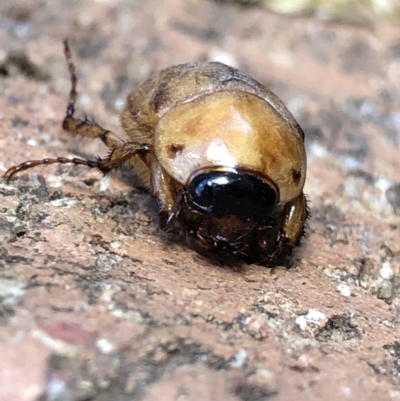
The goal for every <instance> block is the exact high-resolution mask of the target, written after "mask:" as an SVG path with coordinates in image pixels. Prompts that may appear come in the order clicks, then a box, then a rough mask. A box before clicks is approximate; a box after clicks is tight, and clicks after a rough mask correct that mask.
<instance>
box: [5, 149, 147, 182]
mask: <svg viewBox="0 0 400 401" xmlns="http://www.w3.org/2000/svg"><path fill="white" fill-rule="evenodd" d="M150 150H151V146H150V145H147V144H143V145H140V144H136V143H132V142H127V143H124V144H123V145H122V146H119V147H117V148H114V149H113V150H112V151H111V152H110V154H109V155H108V156H107V157H105V158H103V159H102V158H100V157H99V158H97V159H96V160H86V159H79V158H73V159H68V158H66V157H57V158H55V159H43V160H29V161H26V162H23V163H21V164H19V165H17V166H14V167H11V168H9V169H8V170H7V171H6V172H5V173H4V176H5V178H6V180H7V182H8V181H10V179H11V178H12V177H13V176H14V175H15V174H17V173H19V172H21V171H25V170H28V169H29V168H32V167H36V166H41V165H49V164H74V165H76V166H77V165H81V166H87V167H89V168H97V169H98V170H100V171H101V172H102V173H103V174H107V173H109V172H110V171H111V170H114V169H116V168H118V167H120V166H121V165H122V164H123V163H124V162H125V161H127V160H129V159H130V158H132V157H134V156H136V155H144V154H146V153H148V152H149V151H150Z"/></svg>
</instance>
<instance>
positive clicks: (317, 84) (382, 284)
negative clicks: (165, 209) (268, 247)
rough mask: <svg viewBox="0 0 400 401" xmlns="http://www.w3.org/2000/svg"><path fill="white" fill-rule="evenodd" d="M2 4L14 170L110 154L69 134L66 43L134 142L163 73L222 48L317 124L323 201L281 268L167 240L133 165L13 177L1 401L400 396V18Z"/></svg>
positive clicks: (4, 212) (208, 5)
mask: <svg viewBox="0 0 400 401" xmlns="http://www.w3.org/2000/svg"><path fill="white" fill-rule="evenodd" d="M0 3H1V4H0V15H1V18H0V43H2V48H1V50H0V149H1V151H0V153H1V156H2V157H1V160H0V171H5V169H6V168H8V167H10V166H12V165H15V164H17V163H20V162H22V161H24V160H27V159H41V158H43V157H55V156H68V155H78V156H81V157H95V156H97V155H103V154H106V152H107V150H106V149H105V148H104V146H103V145H102V144H101V143H99V141H82V140H80V138H73V137H71V135H68V134H67V133H65V132H62V130H61V128H60V122H61V120H62V118H63V116H64V112H65V106H66V99H67V94H68V90H69V80H68V74H67V69H66V66H65V61H64V59H63V54H62V39H63V38H64V37H66V36H67V37H70V39H71V47H72V50H73V54H74V60H75V62H76V67H77V71H78V76H79V82H78V90H79V92H80V98H79V102H78V103H79V104H78V106H79V110H78V113H80V112H83V111H86V112H87V113H88V114H89V115H91V114H93V115H94V116H95V117H96V120H97V121H99V122H100V123H101V124H103V125H104V126H105V127H107V128H108V129H111V130H114V131H115V132H116V133H118V134H121V135H122V133H121V131H120V128H119V125H118V114H119V110H120V108H121V104H122V103H123V101H124V99H125V98H126V96H127V94H128V93H129V92H130V91H131V90H132V89H133V88H134V87H135V86H137V85H138V84H139V83H140V82H141V81H143V80H144V79H145V78H146V77H147V76H148V74H149V73H150V72H151V71H153V70H157V69H160V68H163V67H166V66H169V65H172V64H178V63H181V62H189V61H195V60H203V59H207V58H212V59H219V60H225V61H228V62H229V63H231V64H233V65H236V66H238V67H240V68H241V69H243V71H245V72H246V73H249V74H250V75H252V76H254V77H255V78H257V79H258V80H260V81H261V82H263V83H265V84H267V85H269V86H270V87H271V88H272V89H273V90H274V91H275V92H276V93H277V94H278V95H279V96H280V97H281V98H282V99H283V100H284V101H285V102H286V104H287V105H288V107H289V108H290V109H291V110H292V112H293V113H294V115H295V117H296V118H297V119H298V121H299V123H300V124H301V125H302V127H303V128H304V130H305V132H306V146H307V152H308V176H307V183H306V193H307V194H308V198H309V199H310V205H311V219H310V222H309V226H308V230H307V232H308V236H307V238H306V239H305V241H304V243H303V245H302V246H301V247H300V248H299V249H298V250H297V252H296V254H295V256H296V263H295V268H294V269H292V270H290V271H287V270H285V269H284V268H283V267H278V268H277V269H276V270H275V271H274V272H273V273H272V274H271V271H270V270H269V269H266V268H264V267H262V266H258V265H245V266H230V265H222V263H219V262H216V261H213V260H210V259H208V258H206V257H203V256H200V255H198V254H196V253H195V252H194V251H192V250H190V249H189V248H188V247H187V246H186V245H185V244H184V243H183V242H182V241H181V239H180V237H179V235H178V233H176V232H172V233H168V234H165V233H160V232H159V231H158V229H157V225H156V218H155V215H156V205H155V204H154V202H153V201H152V200H151V197H150V196H149V195H148V194H146V193H145V192H144V191H143V190H142V189H140V188H138V186H137V180H135V177H134V176H133V174H132V173H131V172H130V171H129V170H123V171H122V172H120V173H115V174H113V175H110V176H107V177H104V178H103V177H101V176H100V175H99V174H98V173H97V172H95V171H87V170H86V169H84V168H79V167H75V168H70V167H65V166H64V167H55V166H49V167H48V168H46V169H45V168H38V169H36V170H31V171H27V172H26V173H24V174H21V175H20V176H18V177H16V178H15V179H13V180H12V181H11V182H10V183H6V182H5V181H0V348H1V349H0V355H1V358H0V400H3V399H4V400H6V401H9V400H39V399H45V398H46V397H48V398H49V399H53V400H68V401H70V400H71V401H72V400H86V399H93V400H96V401H97V400H98V401H106V400H107V401H108V400H110V399H112V400H118V401H127V400H132V399H135V400H136V399H146V400H156V399H163V400H175V399H190V400H212V399H224V400H241V401H250V400H251V401H260V400H267V399H271V398H272V397H274V398H273V399H274V400H278V401H291V400H294V399H297V400H299V401H301V400H304V401H305V400H307V401H309V400H328V399H329V400H332V401H336V400H345V399H349V400H350V399H355V400H356V399H357V400H373V401H376V400H380V401H381V400H382V401H385V400H396V399H400V374H399V372H400V369H399V361H400V345H399V344H400V331H399V330H400V329H399V319H398V316H399V310H400V290H399V289H400V279H399V277H400V270H399V269H400V267H399V266H400V262H399V260H400V259H399V258H400V245H399V244H400V229H399V227H400V215H399V214H398V207H397V206H398V204H397V203H398V202H397V192H398V191H397V188H398V185H399V174H398V172H399V171H400V150H399V143H400V138H399V134H398V132H399V126H400V125H399V124H400V123H399V110H400V108H399V106H400V104H399V96H398V83H399V82H400V76H399V75H400V73H399V71H400V68H399V43H400V29H399V28H397V27H395V26H391V25H388V23H387V22H384V21H381V20H372V21H371V24H370V25H367V26H364V25H357V26H352V25H346V24H344V23H325V22H322V21H320V20H316V19H313V18H307V17H302V18H289V17H284V16H279V15H276V14H272V13H269V12H268V11H267V10H265V9H262V8H252V7H249V8H240V7H239V6H236V5H232V4H223V5H222V4H219V5H218V4H216V2H211V1H210V2H206V1H203V2H198V1H184V0H166V1H163V2H160V1H157V0H149V1H147V2H133V1H132V2H122V1H121V2H113V1H101V2H98V1H86V2H79V3H76V2H62V1H53V0H52V1H50V0H46V1H44V2H40V4H39V3H38V4H36V5H35V7H32V6H31V5H30V3H29V2H18V3H15V2H11V1H3V2H0ZM371 27H372V28H373V29H371ZM396 191H397V192H396ZM40 397H42V398H40ZM179 397H180V398H179ZM185 397H186V398H185Z"/></svg>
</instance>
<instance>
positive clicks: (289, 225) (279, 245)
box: [259, 193, 309, 266]
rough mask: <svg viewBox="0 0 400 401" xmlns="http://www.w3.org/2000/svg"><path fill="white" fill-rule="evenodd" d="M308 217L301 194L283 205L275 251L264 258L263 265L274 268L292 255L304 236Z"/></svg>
mask: <svg viewBox="0 0 400 401" xmlns="http://www.w3.org/2000/svg"><path fill="white" fill-rule="evenodd" d="M308 215H309V212H308V206H307V200H306V197H305V196H304V194H303V193H301V194H300V195H299V196H298V197H297V198H295V199H293V200H292V201H291V202H289V203H287V204H286V205H285V207H284V210H283V219H282V223H281V228H280V230H279V232H278V236H277V238H276V247H275V250H274V252H272V253H270V254H268V255H267V256H266V257H265V258H264V260H263V263H265V264H266V265H269V266H276V264H277V263H280V262H282V261H283V260H284V259H285V258H286V256H289V255H290V254H291V253H292V250H293V248H294V247H295V246H296V245H299V243H300V239H301V237H303V236H304V225H305V222H306V220H307V218H308ZM259 242H260V237H259ZM260 245H261V242H260Z"/></svg>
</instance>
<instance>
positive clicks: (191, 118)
mask: <svg viewBox="0 0 400 401" xmlns="http://www.w3.org/2000/svg"><path fill="white" fill-rule="evenodd" d="M64 46H65V55H66V58H67V63H68V67H69V71H70V75H71V92H70V99H69V103H68V106H67V112H66V116H65V119H64V121H63V128H64V129H65V130H66V131H69V132H73V133H75V134H80V135H82V136H86V137H91V138H100V139H101V140H102V141H103V142H104V143H105V144H106V145H107V146H108V147H109V148H110V149H111V152H110V154H109V156H108V157H105V158H103V159H100V158H98V159H97V160H84V159H77V158H75V159H67V158H57V159H43V160H34V161H27V162H24V163H22V164H20V165H18V166H15V167H12V168H10V169H9V170H8V171H7V172H6V173H5V176H6V178H7V179H10V178H11V177H12V176H13V175H14V174H16V173H18V172H20V171H23V170H26V169H28V168H31V167H34V166H38V165H42V164H53V163H72V164H75V165H78V164H80V165H85V166H88V167H90V168H97V169H99V170H100V171H101V172H103V173H104V174H107V173H108V172H110V171H111V170H113V169H115V168H117V167H120V166H121V165H122V164H123V163H128V164H130V165H131V166H132V167H133V168H134V170H135V171H136V172H137V174H138V175H139V177H140V178H141V180H142V182H143V184H144V185H145V186H146V187H147V188H148V189H149V190H150V191H151V192H152V194H153V195H154V196H155V197H156V198H157V200H158V202H159V207H160V209H159V210H160V226H161V227H162V228H166V227H168V226H169V225H170V224H171V223H172V222H173V221H174V220H176V219H177V220H178V221H180V223H181V224H182V226H183V227H184V228H185V229H186V230H187V232H188V233H189V236H188V238H191V242H192V243H193V244H194V245H195V246H196V247H197V249H198V250H208V251H222V252H224V251H225V252H227V253H228V254H233V255H237V256H239V257H242V258H245V259H247V260H248V261H255V262H259V263H261V264H264V265H266V266H275V265H276V264H278V263H281V262H282V261H283V260H284V258H285V257H286V256H287V255H290V254H291V251H292V248H293V247H294V246H295V245H298V244H299V241H300V238H301V237H302V236H303V235H304V226H305V222H306V218H307V214H308V211H307V202H306V199H305V196H304V194H303V186H304V181H305V178H306V152H305V148H304V133H303V130H302V129H301V128H300V126H299V124H298V123H297V122H296V120H295V119H294V118H293V116H292V115H291V114H290V112H289V111H288V110H287V109H286V107H285V106H284V104H283V103H282V101H281V100H280V99H279V98H278V97H277V96H276V95H275V94H273V93H272V92H271V91H269V90H268V89H267V88H265V87H264V86H263V85H261V84H260V83H258V82H257V81H255V80H254V79H252V78H250V77H248V76H246V75H244V74H242V73H241V72H239V71H238V70H237V69H235V68H231V67H229V66H227V65H224V64H221V63H217V62H209V63H194V64H182V65H178V66H174V67H170V68H167V69H165V70H163V71H161V72H159V73H157V74H154V75H153V76H151V77H150V78H148V79H147V80H146V81H145V82H144V83H143V84H142V85H140V86H139V87H138V88H137V89H136V90H135V91H134V92H132V93H131V94H130V95H129V96H128V99H127V103H126V106H125V108H124V110H123V112H122V115H121V124H122V127H123V129H124V130H125V132H126V133H127V135H128V136H129V138H130V140H129V141H125V140H122V139H120V138H119V137H118V136H116V135H115V134H114V133H112V132H110V131H108V130H106V129H104V128H102V127H101V126H100V125H98V124H97V123H94V122H91V121H88V120H87V119H83V120H82V119H77V118H75V117H74V112H75V101H76V96H77V93H76V83H77V79H76V74H75V68H74V65H73V63H72V60H71V54H70V49H69V46H68V42H67V41H65V42H64Z"/></svg>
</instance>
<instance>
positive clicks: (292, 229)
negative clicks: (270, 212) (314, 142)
mask: <svg viewBox="0 0 400 401" xmlns="http://www.w3.org/2000/svg"><path fill="white" fill-rule="evenodd" d="M308 217H309V211H308V205H307V199H306V197H305V196H304V193H303V192H302V193H301V194H300V195H299V196H298V197H297V198H295V199H293V200H292V201H291V202H289V203H287V204H286V205H285V208H284V210H283V219H282V224H281V229H282V231H283V233H284V236H285V237H286V238H287V239H288V241H289V242H290V243H291V244H292V245H293V246H294V245H298V244H299V243H300V239H301V237H303V236H304V226H305V223H306V220H307V218H308Z"/></svg>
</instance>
